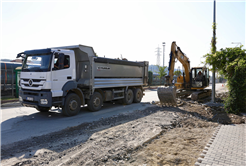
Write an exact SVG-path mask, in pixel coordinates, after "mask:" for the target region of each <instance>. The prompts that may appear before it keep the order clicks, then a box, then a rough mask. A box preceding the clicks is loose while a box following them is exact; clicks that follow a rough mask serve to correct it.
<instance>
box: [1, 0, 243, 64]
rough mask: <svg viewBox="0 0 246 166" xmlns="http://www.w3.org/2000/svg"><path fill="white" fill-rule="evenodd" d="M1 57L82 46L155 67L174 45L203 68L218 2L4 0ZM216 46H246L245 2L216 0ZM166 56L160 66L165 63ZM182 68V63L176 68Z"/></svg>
mask: <svg viewBox="0 0 246 166" xmlns="http://www.w3.org/2000/svg"><path fill="white" fill-rule="evenodd" d="M1 7H2V10H1V12H2V13H1V16H2V21H1V58H11V59H14V58H15V57H16V54H17V53H19V52H22V51H25V50H30V49H39V48H48V47H56V46H67V45H76V44H83V45H88V46H92V47H93V48H94V50H95V52H96V53H97V54H98V55H99V56H106V57H108V58H118V57H121V55H122V56H123V57H124V58H127V59H128V60H131V61H136V60H137V61H144V60H145V61H149V62H150V64H156V55H155V54H156V52H155V51H156V48H157V47H158V45H159V47H161V48H162V42H165V43H166V47H165V66H167V64H168V61H169V53H170V47H171V43H172V41H176V43H177V45H178V46H179V47H180V48H181V49H182V51H183V52H184V53H185V54H186V55H187V56H188V57H189V58H190V61H191V66H192V67H193V66H194V67H195V66H199V64H200V66H201V63H200V62H201V61H202V56H203V55H205V54H206V53H209V52H210V42H211V37H212V22H213V1H211V0H210V1H164V0H162V1H59V2H56V1H52V2H48V1H47V2H45V1H39V2H35V1H29V2H27V1H26V2H24V1H18V0H17V1H12V2H11V1H2V2H1ZM216 22H217V48H218V50H219V49H220V48H225V47H235V46H236V44H231V43H232V42H240V43H241V44H243V45H245V1H220V0H217V1H216ZM162 62H163V60H162V57H161V65H162ZM178 66H180V64H177V65H176V67H178Z"/></svg>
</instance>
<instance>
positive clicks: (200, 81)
mask: <svg viewBox="0 0 246 166" xmlns="http://www.w3.org/2000/svg"><path fill="white" fill-rule="evenodd" d="M190 78H191V79H190V85H191V89H193V90H194V89H204V88H206V87H208V86H209V70H208V69H207V68H204V67H193V68H192V69H191V72H190Z"/></svg>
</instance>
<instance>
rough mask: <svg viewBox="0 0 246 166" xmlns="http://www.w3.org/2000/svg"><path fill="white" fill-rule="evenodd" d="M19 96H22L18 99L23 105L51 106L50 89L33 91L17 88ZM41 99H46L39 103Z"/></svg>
mask: <svg viewBox="0 0 246 166" xmlns="http://www.w3.org/2000/svg"><path fill="white" fill-rule="evenodd" d="M19 96H20V98H22V101H21V100H20V102H21V104H22V105H23V106H27V107H35V108H37V107H51V106H52V93H51V92H50V91H47V92H46V91H33V90H24V89H20V90H19ZM41 99H43V101H44V99H46V100H45V101H47V102H43V103H41Z"/></svg>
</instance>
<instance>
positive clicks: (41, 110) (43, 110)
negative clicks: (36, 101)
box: [36, 107, 51, 112]
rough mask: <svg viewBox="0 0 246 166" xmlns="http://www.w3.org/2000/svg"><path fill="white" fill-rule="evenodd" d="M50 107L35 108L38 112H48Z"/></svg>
mask: <svg viewBox="0 0 246 166" xmlns="http://www.w3.org/2000/svg"><path fill="white" fill-rule="evenodd" d="M50 108H51V107H38V108H36V109H37V110H38V111H39V112H48V111H49V110H50Z"/></svg>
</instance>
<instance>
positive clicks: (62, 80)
mask: <svg viewBox="0 0 246 166" xmlns="http://www.w3.org/2000/svg"><path fill="white" fill-rule="evenodd" d="M72 57H73V56H71V55H67V54H63V53H59V54H55V55H54V58H53V68H52V84H51V85H52V86H51V87H52V89H51V91H52V97H60V96H62V95H63V91H62V87H63V86H64V85H65V84H66V83H67V82H68V81H72V80H74V79H75V74H74V73H73V72H75V70H74V66H75V65H74V64H73V63H74V62H73V58H72Z"/></svg>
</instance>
